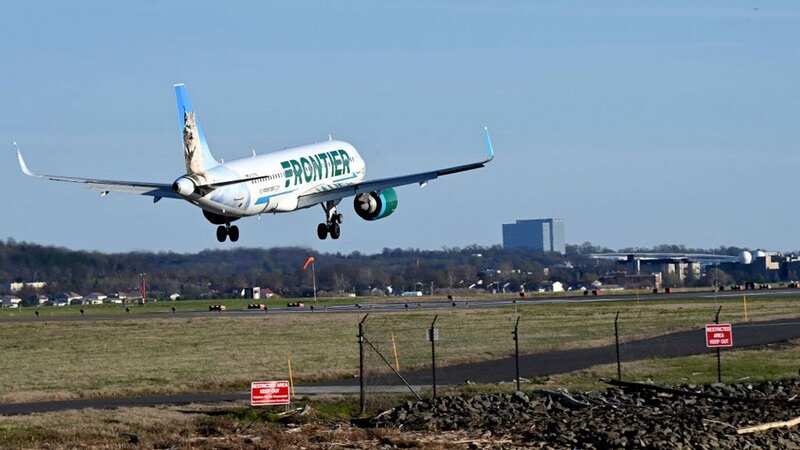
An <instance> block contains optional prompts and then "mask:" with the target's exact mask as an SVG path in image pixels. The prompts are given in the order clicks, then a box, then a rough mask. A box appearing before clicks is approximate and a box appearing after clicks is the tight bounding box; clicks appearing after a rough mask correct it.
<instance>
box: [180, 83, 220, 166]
mask: <svg viewBox="0 0 800 450" xmlns="http://www.w3.org/2000/svg"><path fill="white" fill-rule="evenodd" d="M175 97H176V99H177V101H178V124H179V125H180V129H181V135H182V139H183V157H184V159H185V160H186V173H188V174H198V173H203V172H205V171H207V170H208V169H211V168H212V167H215V166H217V165H219V162H217V160H216V159H214V156H213V155H212V154H211V150H209V148H208V142H207V141H206V135H205V133H203V129H202V128H200V124H199V123H198V122H197V118H196V117H195V115H194V108H192V101H191V100H190V99H189V92H188V91H187V90H186V86H185V85H184V84H183V83H178V84H176V85H175Z"/></svg>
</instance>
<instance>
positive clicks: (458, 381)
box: [360, 300, 800, 407]
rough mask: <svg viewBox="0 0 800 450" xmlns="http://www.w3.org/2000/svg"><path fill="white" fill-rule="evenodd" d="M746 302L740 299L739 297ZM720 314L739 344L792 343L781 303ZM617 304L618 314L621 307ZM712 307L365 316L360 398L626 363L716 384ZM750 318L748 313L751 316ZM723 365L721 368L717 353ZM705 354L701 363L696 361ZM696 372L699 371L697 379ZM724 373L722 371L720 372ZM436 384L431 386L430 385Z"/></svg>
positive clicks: (799, 332) (606, 369)
mask: <svg viewBox="0 0 800 450" xmlns="http://www.w3.org/2000/svg"><path fill="white" fill-rule="evenodd" d="M745 302H746V300H745ZM728 303H730V304H729V305H728V307H727V311H726V310H725V309H723V310H722V316H721V320H722V321H730V322H736V324H735V326H734V328H735V334H737V336H738V339H737V342H738V344H737V345H739V346H759V345H765V344H768V343H771V342H777V341H786V340H789V339H792V338H794V337H800V322H795V321H793V320H792V319H786V317H790V316H791V314H793V312H792V311H791V310H790V309H787V308H786V305H785V304H782V306H781V307H780V308H778V307H775V308H771V307H770V306H769V304H764V305H760V309H759V311H760V312H759V314H758V315H757V317H756V318H757V319H774V318H780V317H782V318H783V320H779V321H778V322H770V321H769V320H766V321H760V322H758V323H751V322H750V320H751V317H746V315H747V313H746V305H745V308H744V309H743V308H741V305H740V304H738V303H734V302H728ZM621 308H624V309H621ZM716 312H717V305H710V304H709V303H708V302H706V303H697V304H693V303H688V304H683V305H673V304H666V303H665V304H663V305H657V306H656V307H654V305H653V304H648V305H642V304H641V303H635V304H625V305H619V304H616V305H615V304H613V303H608V304H603V303H593V304H592V305H591V306H590V307H588V306H587V307H580V308H564V307H555V306H547V305H536V306H525V307H523V306H522V305H520V306H519V308H518V307H517V305H514V307H513V308H483V309H481V308H476V307H472V308H471V307H470V306H469V304H468V303H454V304H453V307H452V308H450V309H449V310H445V311H438V313H437V312H421V311H420V312H413V311H412V312H409V313H406V314H372V315H368V316H365V317H364V320H363V321H362V323H361V332H362V333H363V339H361V342H360V345H361V346H362V347H361V351H362V355H363V363H362V364H361V368H360V373H361V374H362V379H361V382H362V383H363V391H362V392H363V399H364V400H363V401H364V402H365V403H364V406H365V407H369V406H370V401H371V400H370V399H373V398H379V397H380V396H379V395H378V394H379V393H383V392H386V391H387V390H388V391H393V392H403V391H405V392H407V393H409V395H412V396H420V397H427V396H431V395H435V390H434V389H435V388H434V386H435V384H438V387H439V388H440V390H441V387H443V386H453V385H463V384H472V383H474V384H483V383H486V384H494V383H507V384H508V385H509V386H511V387H515V385H516V384H521V385H523V386H522V387H523V388H524V386H527V385H530V384H531V383H535V384H541V383H545V382H548V381H552V380H551V377H553V376H556V377H557V376H558V375H559V374H567V373H575V372H576V371H579V372H580V371H584V372H585V371H587V370H591V371H592V372H591V373H589V374H586V373H585V374H584V375H585V377H586V378H591V377H594V378H595V379H597V378H601V377H607V378H617V377H622V378H624V377H625V376H626V366H627V364H628V363H630V364H632V369H633V373H635V374H636V376H640V377H641V376H646V377H647V378H649V379H652V380H654V381H658V380H659V378H663V379H669V380H671V381H672V380H674V375H675V374H674V373H673V372H674V371H675V370H685V371H686V374H685V377H684V378H683V379H685V380H686V381H690V380H691V379H692V378H691V377H692V376H695V377H696V378H698V379H705V377H706V376H707V375H708V376H713V377H714V378H716V359H715V358H714V350H709V349H707V348H706V342H705V334H704V330H703V326H704V325H705V324H706V323H711V322H713V321H714V319H715V317H714V316H715V313H716ZM750 315H751V316H752V315H753V313H752V312H751V314H750ZM728 351H735V350H732V349H730V350H723V352H722V360H723V369H724V360H725V354H726V352H728ZM690 355H698V356H697V357H695V359H694V360H691V361H689V362H686V361H683V362H681V363H677V362H676V363H675V365H676V366H679V365H680V364H683V366H685V367H676V368H673V367H670V371H671V372H670V373H661V372H659V371H660V370H662V369H660V368H658V367H656V366H657V364H650V365H652V366H653V367H652V368H650V372H648V369H649V366H648V361H649V362H650V363H652V361H654V360H656V359H659V358H661V359H663V358H671V357H679V356H690ZM700 357H703V358H705V359H703V360H697V358H700ZM697 370H703V372H702V375H703V376H702V377H698V375H699V374H698V373H696V372H697ZM723 373H724V372H723ZM434 383H435V384H434Z"/></svg>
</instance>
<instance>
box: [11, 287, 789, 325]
mask: <svg viewBox="0 0 800 450" xmlns="http://www.w3.org/2000/svg"><path fill="white" fill-rule="evenodd" d="M743 295H747V296H748V297H749V298H758V297H765V296H767V297H777V296H791V295H797V296H800V290H799V289H772V290H756V291H723V292H711V291H700V292H698V291H694V292H675V293H670V294H667V293H658V294H642V295H639V296H638V299H639V300H640V301H643V302H652V301H658V300H681V299H683V300H688V299H692V300H713V299H728V298H741V297H742V296H743ZM634 300H637V296H636V295H635V294H601V295H598V296H594V295H588V296H564V295H560V296H536V297H527V298H520V297H512V296H509V295H505V296H498V297H497V298H489V299H469V300H466V299H458V298H455V299H453V300H452V301H451V300H421V299H418V298H416V297H409V298H408V299H407V300H405V299H404V300H403V301H395V302H374V303H360V302H357V301H356V302H353V303H352V304H346V305H330V306H327V305H324V304H323V303H321V304H318V305H313V304H312V303H311V302H310V301H308V302H305V307H304V308H290V307H287V306H278V307H270V308H269V309H268V310H266V311H262V310H257V309H255V310H248V309H236V310H227V311H223V312H219V311H217V312H211V311H198V310H188V311H182V310H181V309H180V306H181V305H180V301H178V302H174V303H170V305H171V306H174V307H175V309H176V310H175V312H171V311H154V312H134V313H131V314H102V313H97V314H93V313H92V309H91V307H87V308H86V309H85V311H86V313H85V314H83V315H64V316H51V317H46V318H45V317H37V316H35V314H34V309H31V310H30V315H25V316H23V317H4V318H0V323H4V322H42V321H52V322H69V321H99V320H149V319H170V318H187V317H254V316H263V315H265V314H266V315H278V314H337V313H339V314H343V313H347V314H353V313H392V312H403V311H431V310H432V311H438V310H448V309H485V308H504V307H509V306H514V305H542V304H571V303H575V304H579V303H608V302H621V301H634ZM21 312H25V310H21Z"/></svg>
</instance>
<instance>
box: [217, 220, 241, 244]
mask: <svg viewBox="0 0 800 450" xmlns="http://www.w3.org/2000/svg"><path fill="white" fill-rule="evenodd" d="M225 239H230V240H231V242H236V241H238V240H239V227H237V226H236V225H233V226H231V224H229V223H228V224H225V225H220V226H218V227H217V240H218V241H219V242H225Z"/></svg>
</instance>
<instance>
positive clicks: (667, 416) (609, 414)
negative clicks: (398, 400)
mask: <svg viewBox="0 0 800 450" xmlns="http://www.w3.org/2000/svg"><path fill="white" fill-rule="evenodd" d="M799 394H800V381H798V380H787V381H780V382H766V383H759V384H749V383H742V384H736V385H721V384H720V385H711V386H692V385H686V386H676V387H674V388H672V389H653V388H647V387H645V386H641V385H635V384H629V385H622V386H612V387H610V388H608V389H607V390H605V391H597V392H586V393H578V394H570V393H567V392H565V391H535V392H527V393H522V392H517V393H516V394H481V395H472V396H464V395H461V396H449V397H440V398H438V399H436V400H435V401H420V402H407V403H404V404H402V405H400V406H397V407H395V408H393V409H391V410H389V411H386V412H384V413H382V414H380V415H378V416H377V417H375V418H374V419H373V420H372V421H371V425H373V426H376V427H381V428H389V429H398V430H408V431H416V432H421V431H427V432H431V431H443V432H449V431H455V430H458V431H462V432H468V433H470V435H472V436H480V437H481V438H482V439H483V442H484V443H485V444H490V443H491V442H494V443H495V444H496V445H497V446H498V447H529V448H586V449H593V448H598V449H600V448H602V449H605V448H670V449H672V448H681V449H683V448H685V449H717V448H737V449H738V448H744V449H748V448H752V449H772V448H774V449H787V448H800V428H797V427H795V428H787V427H782V428H776V429H771V430H767V431H759V432H754V433H747V434H737V429H740V428H744V427H748V426H753V425H758V424H763V423H766V422H773V421H785V420H789V419H792V418H795V417H798V416H800V398H798V397H799ZM490 445H491V444H490ZM481 446H482V445H481Z"/></svg>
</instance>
